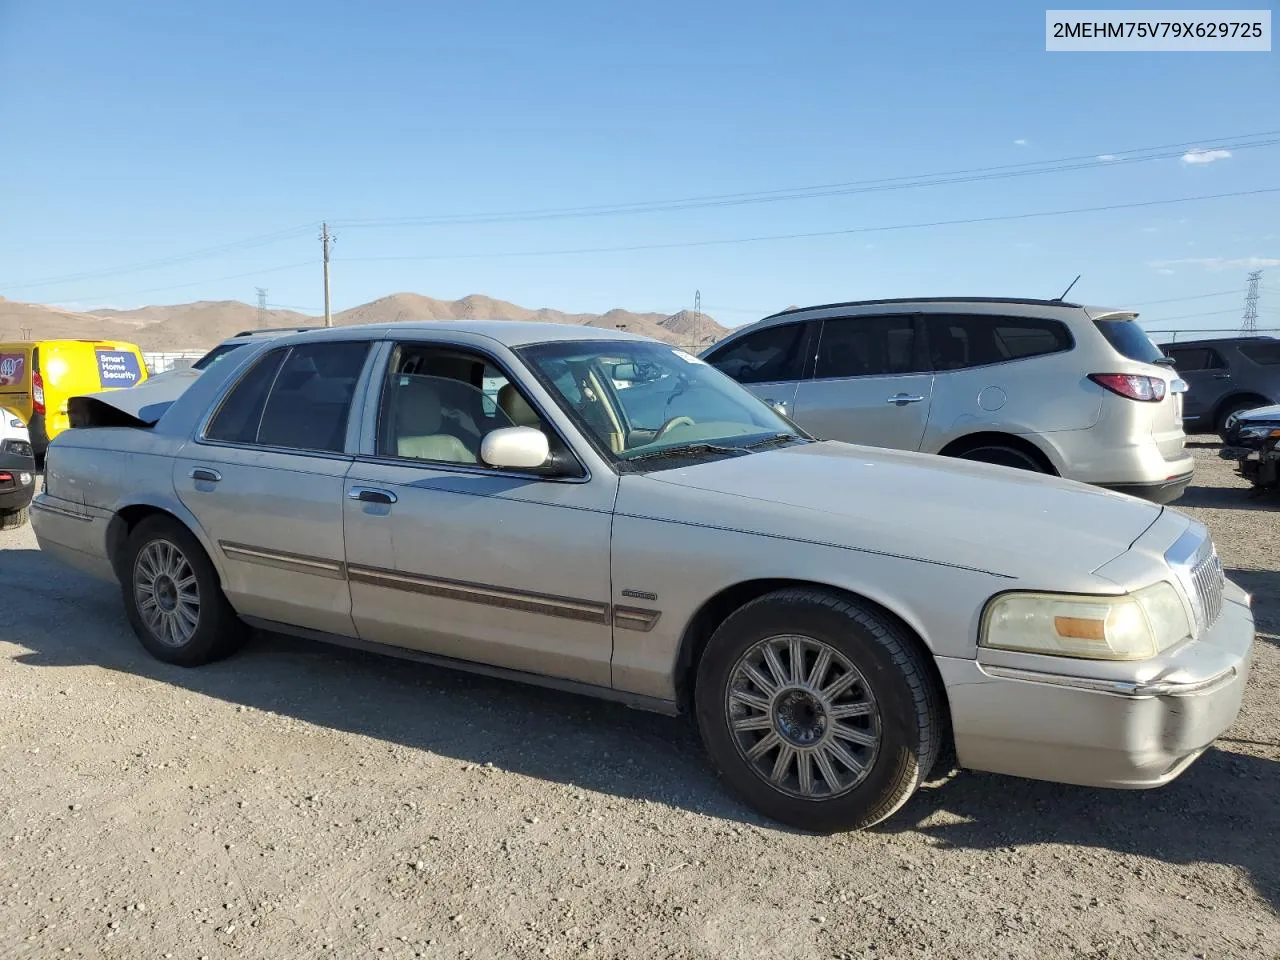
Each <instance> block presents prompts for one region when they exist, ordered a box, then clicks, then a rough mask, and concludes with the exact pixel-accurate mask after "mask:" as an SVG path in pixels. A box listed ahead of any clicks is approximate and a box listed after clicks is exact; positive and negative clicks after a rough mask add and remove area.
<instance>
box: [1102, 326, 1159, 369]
mask: <svg viewBox="0 0 1280 960" xmlns="http://www.w3.org/2000/svg"><path fill="white" fill-rule="evenodd" d="M1093 323H1094V326H1096V327H1097V328H1098V329H1099V330H1100V331H1101V332H1102V335H1103V336H1104V337H1106V338H1107V343H1109V344H1111V346H1112V347H1113V348H1114V349H1115V351H1116V352H1117V353H1119V354H1120V355H1121V356H1123V357H1128V358H1129V359H1130V360H1136V361H1138V362H1139V363H1159V362H1160V361H1162V360H1165V355H1164V354H1163V353H1161V352H1160V348H1159V347H1157V346H1156V345H1155V342H1154V341H1153V340H1152V339H1151V338H1150V337H1148V336H1147V332H1146V331H1145V330H1143V329H1142V327H1140V326H1138V324H1137V322H1136V321H1134V320H1095V321H1093Z"/></svg>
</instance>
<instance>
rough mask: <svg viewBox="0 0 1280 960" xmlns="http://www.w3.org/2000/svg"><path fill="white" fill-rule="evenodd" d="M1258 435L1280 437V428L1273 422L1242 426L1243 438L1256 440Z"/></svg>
mask: <svg viewBox="0 0 1280 960" xmlns="http://www.w3.org/2000/svg"><path fill="white" fill-rule="evenodd" d="M1258 437H1280V429H1277V428H1276V425H1275V424H1273V423H1259V424H1255V425H1253V426H1249V427H1241V428H1240V439H1241V440H1256V439H1257V438H1258Z"/></svg>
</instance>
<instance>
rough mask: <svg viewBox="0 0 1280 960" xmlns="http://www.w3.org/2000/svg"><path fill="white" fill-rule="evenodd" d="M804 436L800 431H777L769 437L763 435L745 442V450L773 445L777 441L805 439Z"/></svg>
mask: <svg viewBox="0 0 1280 960" xmlns="http://www.w3.org/2000/svg"><path fill="white" fill-rule="evenodd" d="M803 439H804V437H802V436H800V434H798V433H775V434H771V435H770V436H767V437H761V438H760V439H759V440H753V441H752V442H751V443H747V444H743V447H742V449H743V450H756V449H758V448H760V447H768V446H772V445H773V444H775V443H786V442H788V441H790V440H803Z"/></svg>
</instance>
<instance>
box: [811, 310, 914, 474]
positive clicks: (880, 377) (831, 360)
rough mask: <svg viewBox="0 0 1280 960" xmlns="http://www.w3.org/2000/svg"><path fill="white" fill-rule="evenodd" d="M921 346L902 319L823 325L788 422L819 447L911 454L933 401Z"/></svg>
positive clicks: (908, 317)
mask: <svg viewBox="0 0 1280 960" xmlns="http://www.w3.org/2000/svg"><path fill="white" fill-rule="evenodd" d="M921 343H922V338H921V336H920V330H919V320H918V319H917V318H916V317H914V316H912V315H910V314H899V315H890V316H869V317H837V318H835V319H830V320H824V321H823V323H822V330H821V333H820V334H819V339H818V349H817V360H816V363H815V366H814V372H813V379H811V380H805V381H802V382H801V384H800V386H799V388H798V389H797V390H796V395H795V413H794V415H793V416H792V419H793V420H795V421H796V422H797V423H798V424H800V426H802V427H804V428H805V429H806V430H808V431H809V432H810V433H812V434H813V435H814V436H815V437H818V438H819V439H822V440H843V441H844V442H846V443H863V444H867V445H869V446H874V447H892V448H895V449H898V450H916V449H918V448H919V446H920V440H921V438H923V436H924V429H925V425H926V424H927V423H928V421H929V406H930V404H931V403H932V398H933V374H932V373H929V372H926V366H927V365H926V364H925V363H924V358H923V351H922V350H921Z"/></svg>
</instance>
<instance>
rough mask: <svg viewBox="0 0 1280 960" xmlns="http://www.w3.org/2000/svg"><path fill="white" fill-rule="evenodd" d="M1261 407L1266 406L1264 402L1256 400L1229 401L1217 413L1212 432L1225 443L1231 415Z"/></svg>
mask: <svg viewBox="0 0 1280 960" xmlns="http://www.w3.org/2000/svg"><path fill="white" fill-rule="evenodd" d="M1263 406H1266V404H1265V402H1261V401H1258V400H1243V399H1241V400H1231V401H1230V402H1228V403H1227V404H1226V405H1224V406H1223V408H1222V409H1221V410H1219V411H1218V422H1217V423H1215V424H1214V425H1213V428H1214V430H1216V431H1217V434H1218V436H1219V437H1220V438H1221V439H1222V442H1223V443H1226V441H1227V420H1229V419H1230V418H1231V415H1232V414H1235V413H1243V412H1244V411H1245V410H1252V409H1254V408H1255V407H1263Z"/></svg>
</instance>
